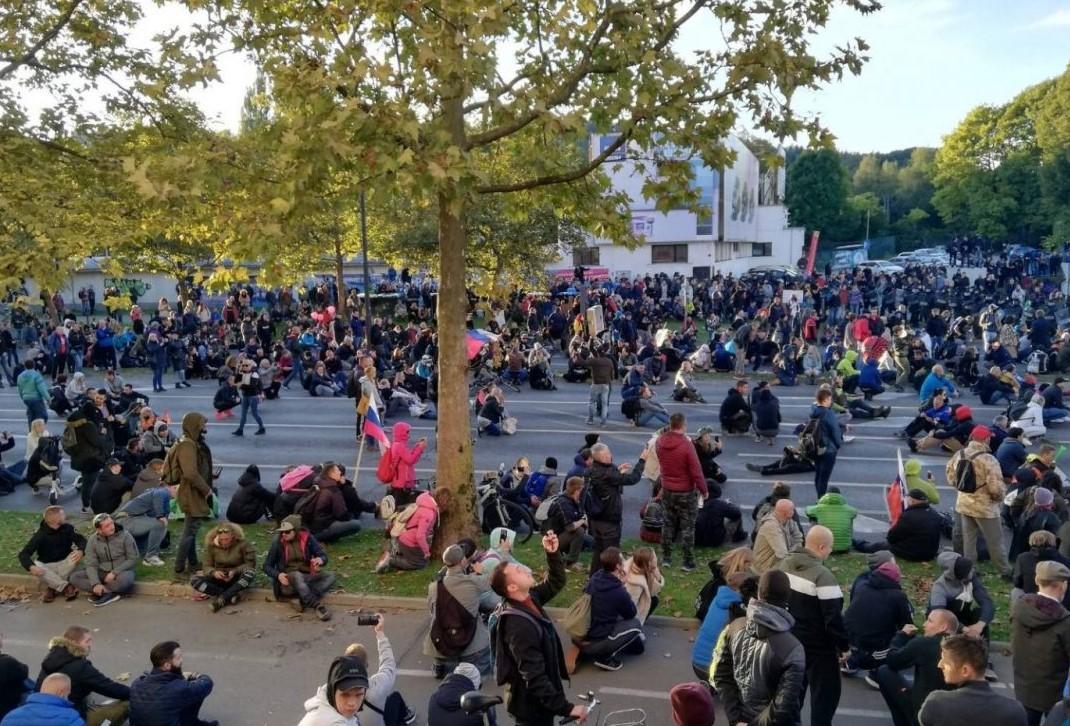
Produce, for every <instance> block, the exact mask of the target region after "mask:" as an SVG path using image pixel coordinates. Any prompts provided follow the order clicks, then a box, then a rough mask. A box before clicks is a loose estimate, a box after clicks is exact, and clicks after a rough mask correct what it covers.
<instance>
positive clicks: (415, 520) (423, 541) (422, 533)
mask: <svg viewBox="0 0 1070 726" xmlns="http://www.w3.org/2000/svg"><path fill="white" fill-rule="evenodd" d="M406 516H407V519H406ZM394 523H395V520H394V519H392V520H391V522H390V524H389V525H388V526H393V525H394ZM396 523H397V525H398V527H403V529H402V531H401V533H400V534H399V535H398V536H396V537H391V539H390V547H389V549H387V551H386V552H384V553H383V556H382V557H380V558H379V562H378V564H376V565H375V572H376V573H377V574H380V575H381V574H383V573H384V572H389V571H390V570H391V569H394V570H420V569H423V568H424V567H427V563H428V562H430V560H431V538H432V537H433V536H434V534H435V525H436V524H438V502H437V501H435V497H434V495H432V494H431V493H430V492H424V493H423V494H421V495H420V496H418V497H416V504H415V507H414V508H413V510H412V512H411V513H409V512H408V510H407V508H406V509H400V510H398V513H397V515H396Z"/></svg>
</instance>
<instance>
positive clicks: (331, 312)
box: [327, 305, 335, 318]
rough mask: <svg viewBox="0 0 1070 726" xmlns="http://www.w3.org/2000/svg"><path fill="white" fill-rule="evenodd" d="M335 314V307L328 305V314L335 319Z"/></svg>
mask: <svg viewBox="0 0 1070 726" xmlns="http://www.w3.org/2000/svg"><path fill="white" fill-rule="evenodd" d="M334 312H335V307H334V305H328V306H327V314H328V315H330V316H331V317H332V318H333V317H334Z"/></svg>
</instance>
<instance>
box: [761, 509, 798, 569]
mask: <svg viewBox="0 0 1070 726" xmlns="http://www.w3.org/2000/svg"><path fill="white" fill-rule="evenodd" d="M802 543H803V536H802V530H801V529H799V525H798V524H797V523H796V522H795V504H793V503H792V501H791V500H790V499H778V500H777V502H776V504H774V505H773V509H772V511H770V512H769V514H767V515H765V517H763V518H762V521H761V522H760V523H759V524H758V533H757V534H756V535H755V537H754V563H753V564H752V565H751V568H752V569H753V570H754V571H755V572H756V573H758V574H759V575H760V574H762V573H763V572H765V571H766V570H771V569H773V568H774V567H776V566H777V565H778V564H780V563H781V562H783V560H784V558H785V557H787V556H788V554H789V553H790V552H792V551H793V550H796V549H798V548H799V547H801V546H802Z"/></svg>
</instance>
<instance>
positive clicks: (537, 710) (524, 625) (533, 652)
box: [495, 552, 572, 723]
mask: <svg viewBox="0 0 1070 726" xmlns="http://www.w3.org/2000/svg"><path fill="white" fill-rule="evenodd" d="M546 563H547V565H548V566H549V574H548V575H547V579H546V580H544V581H543V582H540V583H539V584H538V585H536V586H535V587H533V588H532V589H531V600H532V603H534V605H535V609H536V611H537V612H533V611H532V610H530V609H528V608H527V607H526V606H525V605H524V604H522V603H519V602H517V601H515V600H507V601H506V602H505V603H504V607H503V609H502V613H501V616H500V617H499V619H498V630H497V633H496V635H495V638H496V641H495V644H496V652H497V653H498V665H497V680H498V685H499V686H505V685H507V686H508V687H509V691H508V694H507V699H506V710H507V711H508V712H509V713H510V714H512V715H513V716H514V717H517V716H523V717H524V718H525V719H526V720H529V721H532V722H536V723H537V722H541V721H550V720H551V718H552V717H553V716H567V715H568V714H569V713H570V712H571V711H572V704H571V703H569V701H568V699H566V698H565V689H564V686H563V685H562V683H561V681H562V679H564V680H567V679H568V670H567V667H566V665H565V653H564V651H563V650H562V649H561V640H560V638H559V637H558V635H557V629H556V628H555V627H554V622H553V620H552V619H550V616H548V615H547V614H546V611H545V610H543V607H544V606H545V604H546V603H547V602H549V601H550V600H551V599H553V597H554V596H555V595H556V594H557V593H558V592H560V591H561V589H562V588H563V587H564V586H565V583H566V580H567V576H566V574H565V561H564V560H563V559H562V558H561V553H560V552H554V553H553V554H549V553H548V554H547V555H546Z"/></svg>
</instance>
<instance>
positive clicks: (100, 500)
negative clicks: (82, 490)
mask: <svg viewBox="0 0 1070 726" xmlns="http://www.w3.org/2000/svg"><path fill="white" fill-rule="evenodd" d="M133 488H134V482H133V481H131V480H130V479H127V478H126V477H125V476H123V475H122V473H121V472H120V473H119V474H112V473H111V472H110V471H105V472H103V473H102V474H101V475H100V477H99V478H98V479H97V483H96V484H95V485H93V493H92V494H91V495H90V500H89V505H90V506H91V507H92V508H93V513H94V514H100V513H101V512H107V513H108V514H112V513H114V512H115V511H116V510H117V509H118V508H119V507H121V506H122V504H123V495H124V494H126V493H127V492H129V491H130V490H131V489H133Z"/></svg>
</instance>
